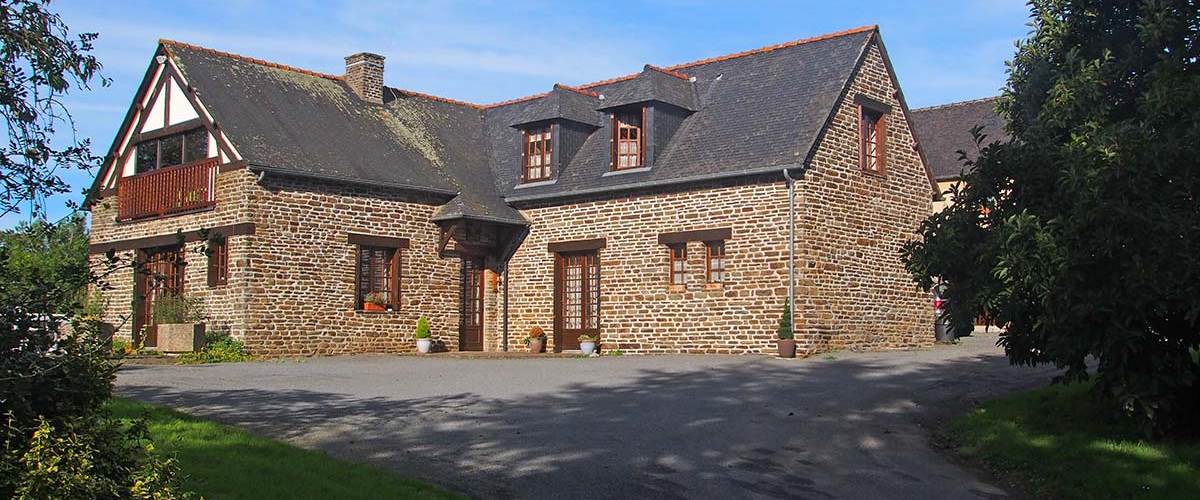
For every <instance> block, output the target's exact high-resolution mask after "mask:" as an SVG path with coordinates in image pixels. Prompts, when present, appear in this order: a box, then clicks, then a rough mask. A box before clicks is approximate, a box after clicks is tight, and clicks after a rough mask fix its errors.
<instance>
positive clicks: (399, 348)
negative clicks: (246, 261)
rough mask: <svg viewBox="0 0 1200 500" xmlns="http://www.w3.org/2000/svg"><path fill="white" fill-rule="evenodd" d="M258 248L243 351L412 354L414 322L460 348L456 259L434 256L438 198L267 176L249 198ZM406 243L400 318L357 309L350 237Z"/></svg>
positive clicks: (396, 314) (448, 345) (450, 346)
mask: <svg viewBox="0 0 1200 500" xmlns="http://www.w3.org/2000/svg"><path fill="white" fill-rule="evenodd" d="M251 203H252V204H253V205H254V206H255V207H256V210H255V211H254V221H255V223H256V225H257V232H256V238H257V240H258V241H259V242H260V245H259V248H258V249H257V251H256V252H255V258H254V265H253V266H251V270H250V271H249V274H250V275H251V282H252V283H254V285H253V286H252V288H251V300H250V303H249V313H248V314H249V320H248V321H249V326H248V334H247V335H246V344H247V346H248V347H249V348H250V349H251V350H252V351H253V352H255V353H256V354H263V355H312V354H349V353H362V352H405V351H412V350H415V348H416V344H415V341H414V339H413V332H414V331H415V330H416V324H417V318H418V317H419V316H421V315H424V316H428V317H429V322H430V327H431V329H432V331H433V335H434V339H435V340H436V341H441V342H442V343H443V345H444V347H445V348H447V349H450V350H457V349H458V292H459V288H458V287H459V285H458V283H459V278H460V277H459V262H458V261H457V260H454V259H442V258H439V257H438V254H437V243H438V228H437V226H436V225H434V224H433V223H432V222H430V220H429V219H430V217H431V216H432V215H433V211H434V209H435V207H436V205H435V203H437V201H436V200H432V199H420V198H413V197H412V196H411V195H410V196H407V197H406V196H403V195H399V194H397V193H396V192H395V191H392V190H385V189H378V188H368V187H351V186H346V185H342V184H334V183H329V182H322V181H315V180H304V179H300V178H289V177H282V176H274V175H269V176H267V177H266V179H265V180H264V181H263V188H262V189H258V190H256V191H254V195H253V199H252V201H251ZM351 232H353V233H360V234H369V235H374V236H389V237H397V238H408V239H409V240H410V247H409V248H407V249H403V250H401V252H402V271H401V284H400V289H401V299H400V301H401V304H400V307H399V308H398V310H397V311H389V312H362V311H357V310H356V300H355V284H354V279H355V267H356V265H357V246H356V245H353V244H351V243H348V242H347V233H351Z"/></svg>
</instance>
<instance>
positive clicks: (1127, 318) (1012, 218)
mask: <svg viewBox="0 0 1200 500" xmlns="http://www.w3.org/2000/svg"><path fill="white" fill-rule="evenodd" d="M1031 6H1032V16H1031V19H1032V23H1031V26H1032V28H1033V30H1032V32H1031V34H1030V36H1029V38H1028V39H1027V40H1025V41H1023V42H1020V43H1018V44H1017V53H1016V56H1015V58H1014V59H1013V61H1011V62H1010V63H1009V78H1008V83H1007V85H1006V87H1005V89H1004V91H1003V94H1002V98H1001V100H1000V104H999V111H1000V112H1001V114H1002V115H1003V116H1004V117H1006V118H1007V120H1008V130H1009V133H1010V134H1011V136H1012V139H1011V140H1010V141H1008V142H1005V143H993V144H990V145H985V143H986V139H985V138H983V137H979V138H978V139H979V144H980V146H981V148H980V150H979V151H978V155H977V157H976V159H975V160H974V161H968V160H966V156H965V155H964V165H965V167H966V170H967V171H968V173H967V174H966V176H965V177H964V184H965V187H963V188H962V189H961V190H955V192H953V193H951V194H952V195H953V196H954V198H955V204H954V205H953V206H952V207H951V208H949V209H947V210H946V211H944V212H942V213H940V214H937V215H934V216H931V217H930V218H929V219H928V220H926V221H925V222H924V223H923V224H922V226H921V229H920V235H921V239H920V240H919V241H916V242H913V243H911V244H909V245H907V246H906V247H905V249H904V252H903V259H904V261H905V264H906V265H907V267H908V269H909V270H910V271H911V272H912V274H913V276H914V278H915V279H916V280H917V282H918V283H919V284H920V285H921V286H923V287H925V288H926V289H928V288H930V287H931V286H934V285H936V284H938V283H944V284H945V285H946V294H945V296H946V298H948V299H949V300H950V303H949V304H950V305H949V311H948V314H949V317H950V319H951V321H952V322H953V323H954V325H955V327H956V328H964V329H965V328H969V327H970V324H971V321H972V318H974V317H976V316H977V315H978V314H981V313H984V312H985V311H986V312H987V313H989V314H991V315H992V316H993V317H994V318H995V320H996V322H997V324H1000V325H1004V326H1005V328H1006V330H1005V331H1004V332H1003V333H1002V334H1001V337H1000V341H999V342H1000V344H1001V345H1002V346H1003V347H1004V349H1005V352H1006V354H1007V355H1008V357H1009V359H1010V361H1011V362H1012V363H1014V364H1021V365H1037V364H1046V363H1050V364H1053V365H1055V366H1057V367H1059V368H1062V369H1064V372H1063V373H1062V375H1061V377H1060V378H1059V379H1058V380H1059V381H1066V382H1072V381H1081V380H1085V379H1088V378H1089V376H1090V375H1089V364H1088V363H1089V358H1091V359H1094V363H1093V365H1092V367H1093V368H1094V375H1095V378H1096V386H1095V387H1096V390H1097V391H1099V392H1100V393H1101V394H1102V395H1105V396H1108V397H1111V398H1113V399H1114V400H1115V401H1117V402H1119V404H1120V406H1121V408H1122V409H1123V410H1125V411H1126V412H1127V413H1128V414H1130V415H1132V416H1134V417H1136V418H1138V419H1139V420H1140V421H1141V422H1142V423H1143V424H1145V427H1146V429H1147V430H1150V431H1158V432H1164V431H1171V430H1181V427H1189V426H1191V427H1194V426H1196V425H1197V422H1200V421H1198V420H1196V419H1195V413H1194V412H1195V411H1196V410H1198V409H1200V362H1198V361H1197V358H1196V353H1197V350H1198V348H1200V202H1198V200H1197V195H1198V194H1200V169H1197V159H1200V74H1198V71H1200V62H1198V57H1200V47H1198V46H1197V43H1200V12H1198V7H1197V3H1196V2H1194V1H1189V0H1141V1H1129V0H1035V1H1033V2H1031ZM976 133H977V135H978V132H976ZM1184 430H1186V429H1184ZM1193 430H1194V429H1193Z"/></svg>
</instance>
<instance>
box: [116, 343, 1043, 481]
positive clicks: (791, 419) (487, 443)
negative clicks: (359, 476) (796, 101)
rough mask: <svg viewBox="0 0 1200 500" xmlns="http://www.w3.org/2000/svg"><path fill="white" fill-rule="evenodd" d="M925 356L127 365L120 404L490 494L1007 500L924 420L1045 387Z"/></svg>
mask: <svg viewBox="0 0 1200 500" xmlns="http://www.w3.org/2000/svg"><path fill="white" fill-rule="evenodd" d="M964 340H965V342H963V343H962V344H960V345H956V346H941V347H936V348H933V349H929V350H923V351H911V352H891V353H836V354H833V355H830V356H818V357H816V358H812V359H805V360H781V359H774V358H769V357H754V356H740V357H739V356H621V357H605V358H594V359H573V358H554V359H550V358H546V359H455V358H450V357H436V356H433V357H411V356H403V357H401V356H355V357H333V358H314V359H303V360H283V361H268V362H259V363H239V364H227V365H208V366H189V367H179V366H128V367H126V368H124V369H122V370H121V372H120V374H119V376H118V378H117V386H118V393H120V394H122V395H125V396H131V397H134V398H137V399H140V400H145V401H152V402H156V403H164V404H167V405H170V406H174V407H177V408H180V409H183V410H186V411H188V412H190V413H194V414H198V415H203V416H207V417H211V418H214V419H216V420H219V421H223V422H226V423H231V424H236V425H238V426H242V427H245V428H248V429H250V430H252V431H254V432H257V433H260V434H263V435H266V436H271V437H275V438H279V439H283V440H286V441H289V442H292V443H295V444H298V445H300V446H304V447H308V448H315V449H321V450H325V451H327V452H328V453H330V454H332V455H335V456H339V457H343V458H346V459H350V460H359V461H367V462H371V463H375V464H377V465H381V466H384V467H387V468H390V469H393V470H395V471H397V472H399V473H401V474H405V475H409V476H416V477H420V478H423V479H426V480H429V481H432V482H435V483H439V484H443V485H445V486H447V487H450V488H452V489H455V490H459V491H463V492H466V493H468V494H471V495H474V496H478V497H483V498H510V497H518V498H648V497H653V498H1006V497H1008V496H1009V495H1008V494H1007V493H1006V492H1005V491H1004V490H1002V489H1000V488H998V487H996V486H995V485H993V484H989V483H987V482H986V481H985V480H984V479H982V478H980V477H977V475H975V474H973V473H972V472H969V471H967V470H964V469H963V468H962V467H960V466H958V465H955V464H953V463H951V462H949V461H947V460H946V459H945V458H944V457H943V455H942V454H940V453H939V452H936V451H934V450H933V449H931V448H930V446H929V445H928V443H927V437H928V434H927V432H926V431H925V430H924V427H923V425H922V423H926V422H929V421H932V420H936V419H937V418H939V417H941V416H943V415H945V414H947V413H952V412H953V411H958V410H961V409H963V408H965V407H966V405H968V404H971V403H973V402H975V401H977V400H980V399H985V398H988V397H990V396H993V395H997V394H1002V393H1006V392H1010V391H1013V390H1017V389H1022V388H1027V387H1031V386H1036V385H1039V384H1045V383H1047V382H1048V381H1049V378H1050V376H1051V375H1052V374H1053V371H1052V370H1051V369H1049V368H1040V369H1030V368H1018V367H1010V366H1009V365H1008V362H1007V361H1006V360H1005V359H1004V357H1003V354H1002V353H1001V351H1000V350H999V349H998V348H996V347H995V346H994V344H995V340H996V337H995V335H980V334H976V336H974V337H972V338H967V339H964Z"/></svg>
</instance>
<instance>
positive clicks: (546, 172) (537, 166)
mask: <svg viewBox="0 0 1200 500" xmlns="http://www.w3.org/2000/svg"><path fill="white" fill-rule="evenodd" d="M552 130H553V126H552V125H546V126H545V127H544V128H539V129H533V130H526V131H524V132H523V135H524V136H525V154H524V156H525V158H524V164H525V165H524V166H525V169H524V172H525V173H524V178H523V179H524V182H536V181H544V180H549V179H550V177H551V176H552V175H553V172H552V171H551V168H552V166H553V164H554V141H553V135H552Z"/></svg>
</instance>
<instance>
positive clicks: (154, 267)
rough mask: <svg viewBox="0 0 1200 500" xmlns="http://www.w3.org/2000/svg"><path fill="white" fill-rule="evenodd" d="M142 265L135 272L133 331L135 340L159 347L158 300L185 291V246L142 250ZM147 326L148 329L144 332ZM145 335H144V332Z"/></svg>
mask: <svg viewBox="0 0 1200 500" xmlns="http://www.w3.org/2000/svg"><path fill="white" fill-rule="evenodd" d="M138 254H139V256H138V259H139V260H138V261H139V262H140V263H141V264H142V266H140V267H139V268H137V269H135V271H134V281H133V295H134V301H135V304H134V311H133V332H134V342H142V345H144V346H146V347H156V346H158V328H157V327H156V325H155V324H154V301H155V300H156V299H157V298H159V297H162V296H163V295H165V294H179V293H183V276H184V269H183V266H184V265H185V264H186V263H185V262H184V259H183V248H182V247H181V246H178V245H174V246H168V247H158V248H147V249H144V250H140V251H138ZM142 327H145V332H143V331H142ZM143 333H144V334H145V337H144V338H143V337H141V335H142V334H143Z"/></svg>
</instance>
